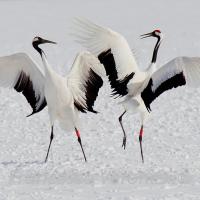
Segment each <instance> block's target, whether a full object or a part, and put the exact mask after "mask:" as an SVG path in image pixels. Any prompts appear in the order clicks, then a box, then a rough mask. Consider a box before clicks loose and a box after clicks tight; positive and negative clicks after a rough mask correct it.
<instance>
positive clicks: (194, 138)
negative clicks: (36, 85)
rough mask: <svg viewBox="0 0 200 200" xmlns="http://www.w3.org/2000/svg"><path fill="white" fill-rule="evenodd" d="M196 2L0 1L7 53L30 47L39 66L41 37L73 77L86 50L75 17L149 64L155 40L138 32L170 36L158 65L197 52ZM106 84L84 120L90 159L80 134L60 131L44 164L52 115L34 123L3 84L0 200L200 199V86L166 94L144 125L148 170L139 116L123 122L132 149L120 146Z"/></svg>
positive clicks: (0, 36) (2, 50)
mask: <svg viewBox="0 0 200 200" xmlns="http://www.w3.org/2000/svg"><path fill="white" fill-rule="evenodd" d="M199 7H200V3H199V1H198V0H191V1H188V0H176V1H174V0H168V1H165V0H152V1H144V0H140V1H136V0H129V1H128V0H124V1H116V0H101V1H97V0H84V1H78V0H58V1H53V0H43V1H41V0H27V1H26V0H1V1H0V44H1V46H0V55H2V56H3V55H8V54H12V53H14V52H19V51H23V52H26V53H29V54H30V55H31V56H32V57H33V58H34V59H35V60H36V61H37V62H38V63H39V64H40V65H41V60H40V58H39V56H38V54H37V52H36V51H35V50H34V49H33V48H32V46H31V41H32V39H33V37H34V36H36V35H40V36H43V37H45V38H47V39H50V40H53V41H56V42H58V45H44V50H45V51H46V54H47V57H48V60H49V62H50V63H51V64H52V66H53V67H54V69H55V70H56V71H58V72H60V73H63V74H64V73H66V72H67V70H68V69H69V67H70V65H71V63H72V61H73V59H74V57H75V55H76V53H77V52H78V51H80V50H81V47H80V46H78V45H77V44H75V43H74V42H73V41H72V38H70V37H69V32H70V26H71V24H72V19H73V18H74V17H76V16H83V17H86V18H88V19H90V20H92V21H94V22H97V23H100V24H103V25H105V26H110V27H111V28H113V29H114V30H116V31H119V32H120V33H122V34H123V35H125V37H126V38H127V39H128V41H129V43H130V45H131V47H132V48H133V49H134V50H135V51H136V56H137V58H138V62H139V63H140V65H141V67H142V68H145V67H146V66H147V64H148V63H149V61H150V57H151V54H152V50H153V45H154V43H155V40H154V39H146V40H140V39H139V35H140V34H143V33H146V32H150V31H153V30H154V29H155V28H156V29H157V28H159V29H160V30H161V31H162V32H163V33H164V34H165V39H164V41H163V43H162V44H161V48H160V52H159V55H158V63H159V64H162V63H165V62H166V61H168V60H170V59H172V58H174V57H176V56H180V55H188V56H200V21H199V19H200V12H199ZM109 92H110V90H109V86H108V84H107V83H105V86H104V88H102V89H101V92H100V96H99V98H98V100H97V102H96V109H97V110H98V111H100V114H98V115H93V114H88V115H84V114H82V115H81V119H82V122H83V123H82V128H81V134H82V140H83V144H84V148H85V151H86V155H87V158H88V163H85V162H84V160H83V156H82V153H81V151H80V147H79V145H78V143H77V140H76V137H75V135H74V133H66V132H64V131H62V130H61V129H60V127H59V126H56V127H55V134H56V138H55V140H54V142H53V145H52V151H51V153H50V159H49V161H48V163H46V164H45V163H44V162H43V161H44V158H45V155H46V150H47V147H48V142H49V135H50V126H49V120H48V115H47V109H45V110H43V111H42V112H41V113H39V114H37V115H34V116H33V117H30V118H26V117H25V116H26V115H27V114H29V113H30V112H31V109H30V107H29V105H28V104H27V103H26V100H25V98H24V97H23V96H21V95H19V94H17V93H15V92H14V91H12V90H8V89H2V88H0V116H1V117H0V131H1V134H0V200H46V199H48V200H66V199H67V200H79V199H80V200H83V199H87V200H88V199H89V200H90V199H91V200H94V199H99V200H100V199H102V200H107V199H110V200H111V199H113V200H132V199H134V200H137V199H139V200H180V199H181V200H188V199H192V200H194V199H195V200H196V199H200V197H199V196H200V118H199V111H200V106H199V102H200V89H199V90H197V89H187V88H179V89H176V90H172V91H169V92H167V93H165V94H163V95H162V96H161V97H160V98H159V99H157V100H156V101H155V102H154V103H153V105H152V110H153V112H152V113H151V118H150V119H149V121H148V122H147V123H146V124H145V133H144V143H143V148H144V156H145V163H144V164H142V162H141V158H140V151H139V143H138V134H137V133H138V131H139V128H140V127H139V125H140V122H139V117H138V116H137V115H136V116H134V115H133V116H131V115H129V116H126V117H125V118H124V125H125V129H126V131H127V133H128V143H127V149H126V150H125V151H124V150H123V149H122V148H121V143H122V131H121V128H120V125H119V123H118V116H119V115H120V114H121V112H122V111H123V110H122V108H121V107H120V106H116V103H115V101H114V100H113V99H111V98H109Z"/></svg>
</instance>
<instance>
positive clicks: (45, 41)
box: [42, 39, 57, 44]
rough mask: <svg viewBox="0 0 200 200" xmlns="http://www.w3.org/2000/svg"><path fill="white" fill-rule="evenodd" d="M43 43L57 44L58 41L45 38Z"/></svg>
mask: <svg viewBox="0 0 200 200" xmlns="http://www.w3.org/2000/svg"><path fill="white" fill-rule="evenodd" d="M42 43H43V44H44V43H51V44H57V43H56V42H53V41H51V40H45V39H43V41H42Z"/></svg>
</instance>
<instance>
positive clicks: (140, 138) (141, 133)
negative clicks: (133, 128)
mask: <svg viewBox="0 0 200 200" xmlns="http://www.w3.org/2000/svg"><path fill="white" fill-rule="evenodd" d="M143 133H144V132H143V124H142V126H141V128H140V134H139V142H140V152H141V157H142V162H143V163H144V156H143V149H142V136H143Z"/></svg>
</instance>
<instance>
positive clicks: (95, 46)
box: [73, 18, 138, 96]
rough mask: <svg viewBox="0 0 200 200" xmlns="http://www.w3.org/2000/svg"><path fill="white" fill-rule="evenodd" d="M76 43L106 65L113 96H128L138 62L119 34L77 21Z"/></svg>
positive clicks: (89, 23) (87, 22)
mask: <svg viewBox="0 0 200 200" xmlns="http://www.w3.org/2000/svg"><path fill="white" fill-rule="evenodd" d="M74 25H75V30H76V33H74V34H73V35H74V36H75V37H76V41H77V42H79V43H80V44H82V45H83V46H84V47H86V48H87V49H88V50H89V51H90V52H92V53H93V54H94V55H96V56H97V57H98V59H99V60H100V62H101V63H102V64H103V65H104V67H105V70H106V75H107V76H108V78H109V81H110V85H111V87H112V89H113V95H117V94H118V95H122V96H123V95H126V94H127V93H128V89H127V84H128V82H129V81H130V80H131V79H132V78H133V76H134V74H135V73H136V72H137V71H138V67H137V63H136V60H135V58H134V56H133V53H132V51H131V49H130V47H129V45H128V43H127V41H126V39H125V38H124V37H123V36H122V35H120V34H119V33H117V32H115V31H113V30H111V29H109V28H106V27H102V26H99V25H96V24H94V23H92V22H90V21H88V20H84V19H79V18H78V19H76V20H75V23H74Z"/></svg>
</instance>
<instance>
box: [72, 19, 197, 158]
mask: <svg viewBox="0 0 200 200" xmlns="http://www.w3.org/2000/svg"><path fill="white" fill-rule="evenodd" d="M74 25H75V29H74V30H78V35H77V34H74V36H75V38H76V41H78V42H79V43H81V44H82V45H83V46H84V47H86V48H87V49H88V50H89V51H91V52H92V53H94V54H95V55H96V56H97V57H98V59H99V60H100V62H101V63H102V64H103V65H104V67H105V70H106V74H107V76H108V79H109V81H110V85H111V88H113V94H114V95H119V96H125V100H124V101H123V102H122V105H123V106H124V108H125V111H124V112H123V113H122V115H121V116H120V117H119V122H120V125H121V127H122V130H123V133H124V138H123V144H122V146H123V147H124V148H125V145H126V133H125V131H124V128H123V125H122V117H123V115H124V114H125V113H126V112H127V111H129V112H139V113H140V115H141V121H142V126H141V129H140V134H139V141H140V146H141V154H142V159H143V153H142V143H141V142H142V134H143V123H144V120H145V119H146V118H147V117H148V115H149V112H150V110H151V108H150V104H151V103H152V101H153V100H154V99H155V98H157V97H158V96H159V95H160V94H162V93H163V92H165V91H167V90H169V89H172V88H174V87H178V86H181V85H185V84H187V85H188V86H196V87H197V86H199V85H200V58H189V57H177V58H175V59H173V60H171V61H170V62H168V63H167V64H165V65H164V66H163V67H161V68H160V69H158V70H157V69H156V59H157V52H158V49H159V46H160V44H161V41H162V37H163V36H162V34H161V32H160V30H154V31H153V32H151V33H148V34H144V35H142V37H143V38H145V37H150V36H152V37H155V38H157V43H156V45H155V47H154V51H153V56H152V61H151V64H150V65H149V67H148V68H147V69H146V70H145V71H141V70H140V69H139V68H138V67H137V63H136V62H135V59H134V57H133V55H132V52H131V50H130V48H129V46H128V43H127V41H126V40H125V39H124V37H123V36H121V35H120V34H119V33H116V32H114V31H112V30H111V29H110V28H105V27H101V26H99V25H96V24H94V23H92V22H90V21H89V20H85V19H80V18H78V19H76V20H75V23H74Z"/></svg>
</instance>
